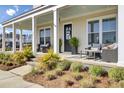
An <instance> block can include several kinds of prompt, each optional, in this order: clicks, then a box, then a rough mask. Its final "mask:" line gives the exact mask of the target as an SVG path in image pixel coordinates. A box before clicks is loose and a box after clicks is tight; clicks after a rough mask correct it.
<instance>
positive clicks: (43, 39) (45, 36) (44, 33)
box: [40, 28, 50, 45]
mask: <svg viewBox="0 0 124 93" xmlns="http://www.w3.org/2000/svg"><path fill="white" fill-rule="evenodd" d="M47 42H50V28H44V29H41V30H40V44H41V45H46V43H47Z"/></svg>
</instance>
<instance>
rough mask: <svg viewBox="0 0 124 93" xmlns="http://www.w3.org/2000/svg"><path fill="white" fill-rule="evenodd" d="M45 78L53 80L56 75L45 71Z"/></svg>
mask: <svg viewBox="0 0 124 93" xmlns="http://www.w3.org/2000/svg"><path fill="white" fill-rule="evenodd" d="M45 76H46V78H47V80H53V79H56V75H55V74H54V73H53V72H47V73H46V74H45Z"/></svg>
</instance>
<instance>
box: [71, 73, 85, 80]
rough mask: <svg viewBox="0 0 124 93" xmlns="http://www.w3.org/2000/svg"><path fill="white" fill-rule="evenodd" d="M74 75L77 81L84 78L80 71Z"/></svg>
mask: <svg viewBox="0 0 124 93" xmlns="http://www.w3.org/2000/svg"><path fill="white" fill-rule="evenodd" d="M72 75H73V77H74V79H75V80H77V81H79V80H81V79H82V78H83V76H82V75H81V74H80V73H73V74H72Z"/></svg>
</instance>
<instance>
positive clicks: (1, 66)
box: [0, 64, 26, 71]
mask: <svg viewBox="0 0 124 93" xmlns="http://www.w3.org/2000/svg"><path fill="white" fill-rule="evenodd" d="M24 65H26V64H13V65H11V66H7V65H4V64H0V70H3V71H8V70H12V69H14V68H17V67H21V66H24Z"/></svg>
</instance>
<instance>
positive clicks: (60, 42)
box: [59, 38, 62, 53]
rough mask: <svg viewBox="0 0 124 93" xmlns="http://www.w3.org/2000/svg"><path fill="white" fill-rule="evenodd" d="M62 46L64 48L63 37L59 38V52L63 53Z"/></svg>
mask: <svg viewBox="0 0 124 93" xmlns="http://www.w3.org/2000/svg"><path fill="white" fill-rule="evenodd" d="M61 48H62V39H61V38H60V39H59V52H60V53H61V52H62V51H61Z"/></svg>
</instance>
